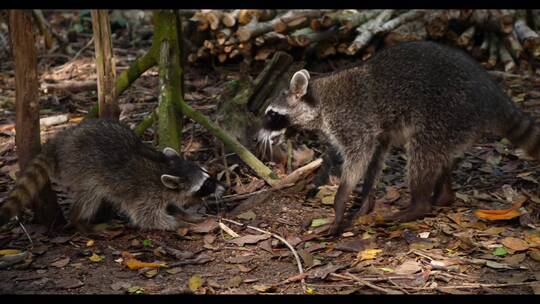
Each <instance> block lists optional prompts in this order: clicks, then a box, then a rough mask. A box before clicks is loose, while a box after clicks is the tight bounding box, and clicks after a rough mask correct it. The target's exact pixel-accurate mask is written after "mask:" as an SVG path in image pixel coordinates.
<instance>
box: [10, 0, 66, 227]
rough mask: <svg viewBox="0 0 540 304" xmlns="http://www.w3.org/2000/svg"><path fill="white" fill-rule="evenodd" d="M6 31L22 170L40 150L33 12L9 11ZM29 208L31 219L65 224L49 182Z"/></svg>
mask: <svg viewBox="0 0 540 304" xmlns="http://www.w3.org/2000/svg"><path fill="white" fill-rule="evenodd" d="M9 30H10V35H9V36H10V37H11V46H12V54H13V59H14V61H15V129H16V134H15V144H16V145H17V157H18V160H19V167H20V169H21V171H22V170H24V169H25V168H26V166H27V165H28V163H29V162H30V160H32V158H33V157H34V156H36V155H37V154H38V153H39V151H40V149H41V142H40V136H39V91H38V72H37V55H36V48H35V40H34V33H33V32H32V11H31V10H11V11H10V12H9ZM32 207H33V209H34V218H35V220H36V221H37V222H38V223H40V224H44V225H47V226H49V228H51V227H52V226H57V225H60V224H64V223H65V219H64V217H63V215H62V211H61V209H60V206H58V204H57V202H56V194H55V193H54V191H52V189H51V187H50V184H47V185H46V186H45V187H44V188H43V189H42V191H41V193H40V196H39V197H38V198H37V199H36V200H34V202H32Z"/></svg>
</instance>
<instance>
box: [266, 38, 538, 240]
mask: <svg viewBox="0 0 540 304" xmlns="http://www.w3.org/2000/svg"><path fill="white" fill-rule="evenodd" d="M264 121H265V122H264V126H263V128H262V129H261V130H260V133H259V140H262V141H266V142H268V141H271V140H272V138H273V137H274V136H277V135H280V134H282V133H283V130H285V129H286V128H288V127H299V128H304V129H310V130H318V131H321V133H323V134H324V135H325V136H326V138H328V140H329V141H330V143H331V144H332V145H333V146H334V147H335V148H336V149H337V150H338V151H339V152H340V154H341V156H342V157H343V166H342V174H341V182H340V185H339V188H338V191H337V193H336V197H335V200H334V211H335V220H334V223H333V224H332V226H331V227H330V230H329V233H330V234H335V233H338V232H340V231H341V230H342V229H343V228H345V227H346V226H348V225H349V224H350V222H351V221H352V220H353V219H354V218H355V217H356V216H358V215H360V214H366V213H369V212H371V211H372V209H373V207H374V206H373V205H374V201H373V200H370V199H368V198H369V194H370V191H371V188H372V187H373V185H374V184H375V183H376V181H377V178H378V175H379V174H380V171H381V169H382V164H383V160H384V156H385V154H386V153H387V151H388V150H389V148H390V147H391V146H393V145H404V146H405V150H406V153H407V175H408V184H409V189H410V192H411V200H410V204H409V205H408V207H407V208H406V209H405V210H403V211H400V212H398V213H396V214H394V215H391V216H390V217H388V218H387V220H388V221H391V222H404V221H411V220H414V219H417V218H420V217H423V216H424V215H425V214H426V213H428V212H430V211H431V209H432V204H449V203H450V202H452V201H453V199H454V193H453V191H452V181H451V170H452V167H453V163H454V160H455V158H456V157H458V156H460V155H461V154H462V152H463V151H464V150H466V149H467V148H469V147H470V146H471V145H472V144H473V143H474V142H475V141H476V140H477V139H478V138H479V137H481V136H482V134H483V133H484V132H490V133H493V134H496V135H500V136H503V137H506V138H508V139H509V140H510V141H511V142H512V143H514V144H516V145H517V146H520V147H522V148H523V149H524V150H525V151H527V152H528V154H530V155H531V156H532V157H535V158H539V152H540V128H539V127H538V125H537V124H536V123H535V122H534V120H533V119H532V118H530V117H529V116H527V115H526V114H525V113H523V112H522V111H521V110H520V109H518V108H517V107H516V106H515V105H514V103H513V102H512V100H511V99H510V98H509V97H508V96H507V95H506V94H505V93H504V92H503V91H502V90H501V89H500V88H499V87H498V86H497V84H496V83H495V82H494V81H493V80H492V79H491V78H490V76H489V75H488V73H487V72H486V71H485V70H484V69H483V67H481V66H480V65H479V64H478V63H477V62H476V61H474V59H472V58H470V57H469V56H468V55H467V54H465V53H464V52H462V51H461V50H457V49H453V48H450V47H446V46H442V45H438V44H435V43H432V42H407V43H401V44H398V45H396V46H393V47H390V48H387V49H384V50H382V51H380V52H379V53H376V54H375V56H373V57H372V58H371V59H369V60H368V61H366V62H364V63H361V64H360V65H357V66H354V67H351V68H347V69H343V70H340V71H336V72H333V73H329V74H326V75H321V76H319V77H314V78H310V75H309V73H308V71H306V70H301V71H298V72H297V73H295V74H294V75H293V77H292V79H291V83H290V87H289V89H288V90H285V91H284V92H282V93H281V95H279V96H278V97H276V98H275V99H274V100H272V101H271V102H270V104H269V106H268V107H267V109H266V112H265V118H264ZM360 178H363V185H362V192H361V201H359V202H354V203H353V206H352V208H351V210H350V213H349V214H348V216H344V214H345V202H346V200H347V198H348V196H349V194H350V193H351V191H352V190H353V189H354V188H355V186H356V184H357V183H358V182H359V180H360Z"/></svg>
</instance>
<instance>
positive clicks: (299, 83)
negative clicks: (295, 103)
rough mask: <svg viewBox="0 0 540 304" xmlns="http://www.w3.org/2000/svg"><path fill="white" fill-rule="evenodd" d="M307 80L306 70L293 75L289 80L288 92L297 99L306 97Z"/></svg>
mask: <svg viewBox="0 0 540 304" xmlns="http://www.w3.org/2000/svg"><path fill="white" fill-rule="evenodd" d="M309 78H310V77H309V72H308V71H307V70H300V71H298V72H296V73H294V75H293V77H292V78H291V84H290V87H289V91H290V92H291V93H293V94H295V95H296V96H297V97H302V96H304V95H306V93H307V87H308V82H309Z"/></svg>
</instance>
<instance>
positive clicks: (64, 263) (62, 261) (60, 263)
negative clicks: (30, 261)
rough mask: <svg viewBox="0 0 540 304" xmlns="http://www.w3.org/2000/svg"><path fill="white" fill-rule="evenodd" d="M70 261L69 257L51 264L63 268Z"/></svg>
mask: <svg viewBox="0 0 540 304" xmlns="http://www.w3.org/2000/svg"><path fill="white" fill-rule="evenodd" d="M69 261H70V258H69V257H67V258H63V259H60V260H58V261H55V262H53V263H51V266H53V267H57V268H62V267H65V266H66V265H67V264H69Z"/></svg>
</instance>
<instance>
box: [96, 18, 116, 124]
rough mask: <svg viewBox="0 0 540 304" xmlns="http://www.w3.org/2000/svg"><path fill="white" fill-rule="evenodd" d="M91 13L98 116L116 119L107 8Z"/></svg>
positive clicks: (114, 68)
mask: <svg viewBox="0 0 540 304" xmlns="http://www.w3.org/2000/svg"><path fill="white" fill-rule="evenodd" d="M91 14H92V30H93V32H94V44H95V48H96V69H97V79H98V81H97V83H98V103H99V117H107V118H113V119H118V116H119V115H120V108H119V107H118V102H117V100H116V88H115V81H116V66H115V63H114V54H113V48H112V41H111V26H110V22H109V14H108V12H107V10H92V11H91Z"/></svg>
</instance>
